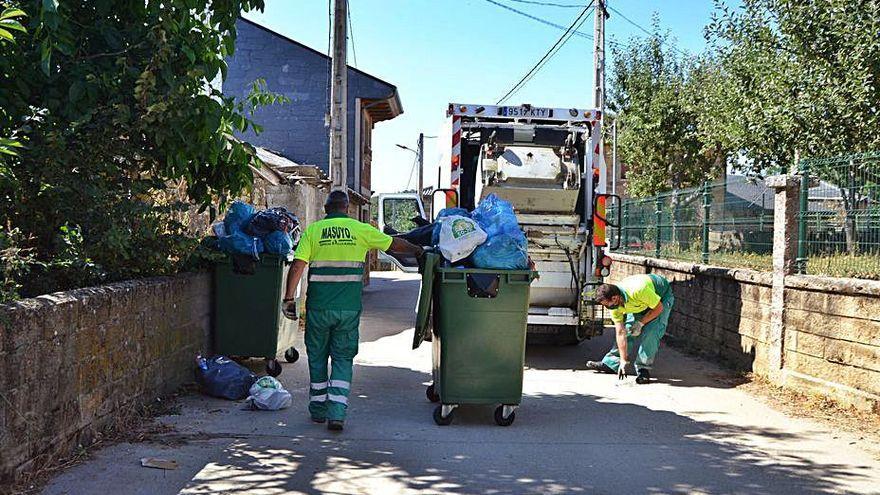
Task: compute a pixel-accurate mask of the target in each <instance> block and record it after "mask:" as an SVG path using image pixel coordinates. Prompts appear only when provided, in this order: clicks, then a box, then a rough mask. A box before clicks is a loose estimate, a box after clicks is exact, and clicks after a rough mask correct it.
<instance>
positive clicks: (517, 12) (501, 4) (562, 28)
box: [486, 0, 593, 40]
mask: <svg viewBox="0 0 880 495" xmlns="http://www.w3.org/2000/svg"><path fill="white" fill-rule="evenodd" d="M486 1H487V2H489V3H491V4H492V5H495V6H498V7H501V8H502V9H506V10H509V11H511V12H514V13H516V14H519V15H521V16H523V17H528V18H529V19H531V20H533V21H537V22H540V23H541V24H545V25H547V26H552V27H555V28H556V29H559V30H562V31H568V30H567V29H566V28H565V26H561V25H559V24H556V23H554V22H550V21H548V20H546V19H541V18H540V17H536V16H533V15H532V14H528V13H526V12H523V11H521V10H517V9H515V8H513V7H511V6H510V5H504V4H503V3H500V2H496V1H495V0H486ZM592 4H593V2H592V1H591V2H590V5H592ZM587 7H588V8H589V5H587ZM575 35H577V36H580V37H582V38H586V39H589V40H591V39H593V35H591V34H587V33H584V32H581V31H577V32H575Z"/></svg>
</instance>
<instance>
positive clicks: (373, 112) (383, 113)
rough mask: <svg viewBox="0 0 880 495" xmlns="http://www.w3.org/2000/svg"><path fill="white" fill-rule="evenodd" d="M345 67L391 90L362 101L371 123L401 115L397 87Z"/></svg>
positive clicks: (281, 36) (243, 20)
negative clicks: (383, 95)
mask: <svg viewBox="0 0 880 495" xmlns="http://www.w3.org/2000/svg"><path fill="white" fill-rule="evenodd" d="M240 19H241V21H242V22H245V23H247V24H250V25H251V26H254V27H256V28H257V29H260V30H262V31H265V32H266V33H269V34H271V35H272V36H275V37H277V38H280V39H282V40H284V41H286V42H288V43H292V44H294V45H297V46H299V47H301V48H303V49H305V50H307V51H309V52H311V53H313V54H314V55H317V56H318V57H321V58H323V59H325V60H327V61H330V60H332V57H329V56H327V54H325V53H321V52H319V51H318V50H315V49H314V48H312V47H310V46H308V45H305V44H303V43H300V42H299V41H296V40H295V39H293V38H290V37H288V36H285V35H283V34H281V33H279V32H277V31H273V30H272V29H269V28H267V27H266V26H263V25H262V24H259V23H256V22H254V21H252V20H250V19H246V18H244V17H241V18H240ZM346 67H347V68H348V70H349V71H352V72H357V73H358V74H361V75H363V76H364V77H367V78H369V79H372V80H373V81H375V82H377V83H381V84H384V85H386V86H388V87H390V88H391V92H390V93H389V94H388V96H386V97H385V98H372V99H367V98H365V99H363V103H364V105H363V108H364V111H366V112H367V113H368V114H369V115H370V117H371V118H372V119H373V122H381V121H383V120H390V119H393V118H394V117H397V116H398V115H400V114H402V113H403V105H402V104H401V103H400V95H399V94H398V92H397V86H395V85H393V84H391V83H389V82H387V81H385V80H383V79H380V78H378V77H376V76H374V75H372V74H368V73H366V72H364V71H362V70H360V69H357V68H355V67H352V66H350V65H346Z"/></svg>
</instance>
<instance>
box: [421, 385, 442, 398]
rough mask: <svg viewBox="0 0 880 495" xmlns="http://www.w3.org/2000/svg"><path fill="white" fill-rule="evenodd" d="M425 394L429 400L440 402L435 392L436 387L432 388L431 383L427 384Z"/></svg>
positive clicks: (438, 395)
mask: <svg viewBox="0 0 880 495" xmlns="http://www.w3.org/2000/svg"><path fill="white" fill-rule="evenodd" d="M425 395H426V396H427V397H428V400H429V401H431V402H440V394H438V393H437V389H435V388H434V384H433V383H432V384H430V385H428V388H427V389H426V390H425Z"/></svg>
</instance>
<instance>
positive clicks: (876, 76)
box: [707, 0, 880, 251]
mask: <svg viewBox="0 0 880 495" xmlns="http://www.w3.org/2000/svg"><path fill="white" fill-rule="evenodd" d="M716 1H717V2H718V3H717V9H716V14H715V16H714V19H713V21H712V22H711V23H710V25H709V26H708V28H707V33H708V34H709V38H710V41H712V43H713V48H714V50H715V52H716V53H717V57H718V60H719V61H720V64H721V66H722V68H723V71H724V73H725V75H726V77H727V78H728V81H727V88H728V90H727V91H724V92H719V93H718V94H716V97H715V105H716V108H718V109H721V114H722V115H724V117H723V118H722V119H720V120H723V121H724V124H723V125H718V126H716V127H713V128H712V129H711V134H713V135H714V136H715V137H716V138H717V139H719V140H723V141H725V142H728V143H730V145H731V146H732V147H733V148H734V149H737V150H740V152H741V153H742V154H743V156H744V157H745V158H746V160H745V161H744V162H745V163H746V164H747V166H748V167H749V168H751V169H753V170H755V171H765V170H786V169H788V168H790V167H791V166H792V165H793V164H794V161H795V157H796V156H800V157H801V158H806V157H827V156H832V155H842V154H850V153H858V152H865V151H871V150H877V149H880V112H878V102H880V63H878V61H880V37H878V36H877V33H878V31H880V3H878V2H852V1H849V0H814V1H809V2H806V1H801V0H745V1H744V2H743V5H742V7H741V8H739V9H731V8H729V7H727V6H725V5H724V4H723V3H721V2H720V1H718V0H716ZM814 164H815V165H816V166H817V167H819V168H816V169H814V170H811V172H812V173H817V174H818V175H819V176H820V177H822V178H823V179H824V180H826V181H829V182H831V183H833V184H835V185H836V186H838V187H839V188H840V189H841V193H842V194H841V195H842V197H843V198H844V201H845V210H846V211H847V219H846V222H845V229H846V236H847V241H848V242H847V244H848V246H849V248H850V250H853V251H854V250H855V231H854V219H853V217H852V211H853V210H854V208H855V204H854V201H853V199H854V196H853V195H854V194H855V189H853V188H852V186H853V184H852V177H851V176H850V175H851V173H852V172H853V170H852V169H851V167H848V166H841V164H840V163H839V162H836V161H833V160H832V161H822V160H819V161H815V162H814ZM856 186H858V185H857V184H856Z"/></svg>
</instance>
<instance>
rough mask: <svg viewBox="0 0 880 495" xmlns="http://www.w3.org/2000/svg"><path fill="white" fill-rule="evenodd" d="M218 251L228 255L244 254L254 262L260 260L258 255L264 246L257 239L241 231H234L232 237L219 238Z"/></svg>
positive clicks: (260, 240) (261, 241)
mask: <svg viewBox="0 0 880 495" xmlns="http://www.w3.org/2000/svg"><path fill="white" fill-rule="evenodd" d="M218 245H219V246H220V250H221V251H223V252H224V253H228V254H246V255H250V256H252V257H253V258H254V259H255V260H256V259H260V253H262V252H263V250H264V248H265V246H264V245H263V240H262V239H260V238H259V237H252V236H249V235H247V234H245V233H244V232H242V231H241V230H236V231H235V232H234V233H233V234H232V235H227V236H225V237H221V238H220V241H219V242H218Z"/></svg>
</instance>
